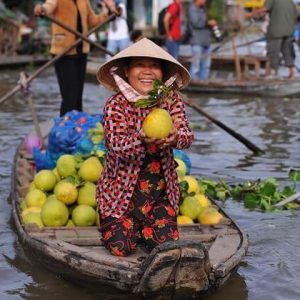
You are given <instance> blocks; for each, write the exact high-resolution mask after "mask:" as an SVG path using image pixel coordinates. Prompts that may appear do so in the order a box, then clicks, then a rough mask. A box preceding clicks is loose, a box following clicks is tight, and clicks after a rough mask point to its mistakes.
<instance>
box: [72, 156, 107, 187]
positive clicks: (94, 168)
mask: <svg viewBox="0 0 300 300" xmlns="http://www.w3.org/2000/svg"><path fill="white" fill-rule="evenodd" d="M102 170H103V167H102V164H101V162H100V161H99V159H98V158H97V157H95V156H91V157H89V158H88V159H86V160H85V161H84V162H83V163H82V164H81V166H80V168H79V171H78V175H79V176H80V178H82V179H83V180H85V181H91V182H96V181H98V179H99V178H100V175H101V173H102Z"/></svg>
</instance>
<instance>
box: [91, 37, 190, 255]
mask: <svg viewBox="0 0 300 300" xmlns="http://www.w3.org/2000/svg"><path fill="white" fill-rule="evenodd" d="M97 79H98V81H99V82H100V83H101V84H102V85H104V86H105V87H107V88H108V89H110V90H113V91H115V92H116V94H114V95H113V96H111V97H110V98H109V99H108V100H107V102H106V104H105V107H104V112H103V121H104V131H105V139H106V146H107V149H108V151H107V154H106V164H105V167H104V171H103V173H102V176H101V178H100V180H99V182H98V186H97V194H96V198H97V203H98V207H99V212H100V220H101V221H100V222H101V226H100V231H101V233H102V241H103V243H104V245H105V247H106V248H107V249H108V250H109V251H110V252H111V253H112V254H114V255H117V256H127V255H130V254H131V253H133V252H134V251H135V250H136V248H137V241H138V239H139V238H140V237H141V238H142V239H143V240H144V242H145V245H146V248H147V249H148V250H151V249H153V248H154V247H155V246H157V245H159V244H162V243H164V242H168V241H175V240H177V239H178V238H179V236H178V229H177V222H176V215H177V211H178V205H179V197H180V192H179V185H178V181H177V173H176V167H177V163H176V162H175V160H174V157H173V152H172V150H173V148H177V149H183V148H187V147H189V146H190V145H191V143H192V141H193V133H192V132H191V130H190V128H189V126H188V122H187V119H186V116H185V109H184V104H183V102H182V100H181V98H180V96H179V94H178V92H177V90H178V89H180V88H183V87H185V86H186V85H187V84H188V83H189V81H190V75H189V72H188V71H187V70H186V69H185V68H184V67H183V66H182V65H181V64H180V63H179V62H178V61H177V60H176V59H175V58H174V57H172V56H171V55H170V54H168V53H167V52H166V51H165V50H163V49H162V48H161V47H159V46H157V45H156V44H155V43H153V42H152V41H150V40H149V39H147V38H143V39H141V40H139V41H137V42H136V43H134V44H133V45H131V46H130V47H128V48H127V49H125V50H123V51H121V52H120V53H118V54H117V55H115V56H114V57H112V58H111V59H110V60H109V61H108V62H106V63H105V64H103V65H102V66H101V67H100V68H99V70H98V72H97ZM157 80H159V81H162V82H164V83H165V85H166V86H169V87H170V94H168V96H165V97H160V100H159V102H158V103H156V104H154V106H151V107H145V108H141V107H140V106H138V105H137V103H138V101H139V100H141V99H147V97H148V96H149V92H150V91H152V90H153V86H154V84H155V83H157ZM142 101H144V100H142ZM154 107H160V108H164V109H166V110H167V111H168V112H169V113H170V115H171V117H172V121H173V130H172V132H171V133H170V135H169V136H168V137H167V138H165V139H150V138H147V137H146V136H145V133H144V132H143V130H142V123H143V121H144V119H145V117H146V116H147V114H148V113H149V112H150V111H151V110H152V109H153V108H154ZM162 126H163V125H162Z"/></svg>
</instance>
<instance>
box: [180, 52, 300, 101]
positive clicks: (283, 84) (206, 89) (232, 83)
mask: <svg viewBox="0 0 300 300" xmlns="http://www.w3.org/2000/svg"><path fill="white" fill-rule="evenodd" d="M182 62H183V64H184V65H185V66H186V67H188V65H189V63H188V58H182ZM267 63H268V60H267V58H266V57H265V56H261V55H239V56H238V61H235V59H234V56H232V55H213V56H212V72H211V76H210V78H209V79H208V80H192V81H191V82H190V84H189V86H188V87H187V88H186V91H187V92H191V93H213V94H223V95H224V94H230V95H244V96H247V95H248V96H259V97H289V96H295V95H298V94H300V77H295V78H293V79H287V78H284V77H281V76H279V77H278V78H268V77H265V73H266V65H267ZM237 65H238V66H237ZM250 69H251V70H250ZM252 69H253V70H252Z"/></svg>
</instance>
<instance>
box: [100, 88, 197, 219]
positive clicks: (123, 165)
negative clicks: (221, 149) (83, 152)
mask: <svg viewBox="0 0 300 300" xmlns="http://www.w3.org/2000/svg"><path fill="white" fill-rule="evenodd" d="M161 107H162V108H164V109H166V110H168V111H169V113H170V115H171V116H172V119H173V123H174V126H175V127H176V129H177V132H178V141H177V145H176V148H177V149H184V148H188V147H189V146H190V145H191V143H192V141H193V137H194V136H193V133H192V132H191V130H190V128H189V126H188V122H187V119H186V116H185V110H184V104H183V102H182V101H181V99H180V98H179V96H178V95H177V94H174V96H173V99H172V103H170V101H165V102H164V103H163V104H162V105H161ZM150 111H151V108H136V107H134V106H133V105H132V104H131V103H130V102H128V101H127V99H126V98H125V97H124V96H123V94H122V93H118V94H116V95H114V96H112V97H111V98H109V99H108V101H107V103H106V105H105V107H104V113H103V121H104V131H105V139H106V146H107V149H108V151H107V154H106V164H105V167H104V171H103V173H102V176H101V178H100V180H99V182H98V186H97V195H96V198H97V202H98V206H99V209H100V212H101V214H102V215H103V216H106V217H107V216H113V217H118V218H119V217H120V216H122V215H123V214H124V213H125V211H126V210H127V208H128V205H129V203H130V201H131V198H132V195H133V192H134V188H135V185H136V183H137V180H138V177H139V173H140V170H141V167H142V165H143V159H144V158H145V155H146V147H145V145H144V144H143V142H142V141H141V139H140V134H139V132H140V130H141V128H142V123H143V120H144V119H145V117H146V116H147V114H148V113H149V112H150ZM160 156H161V165H162V169H163V174H164V177H165V181H166V193H167V197H168V200H169V201H170V204H171V206H172V207H173V208H174V209H175V210H176V211H177V210H178V202H179V197H180V193H179V185H178V181H177V173H176V170H175V169H176V167H177V163H176V162H175V160H174V158H173V153H172V148H171V147H167V148H165V149H163V150H161V153H160ZM153 167H154V169H155V166H153Z"/></svg>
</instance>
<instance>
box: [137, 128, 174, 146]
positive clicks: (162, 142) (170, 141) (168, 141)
mask: <svg viewBox="0 0 300 300" xmlns="http://www.w3.org/2000/svg"><path fill="white" fill-rule="evenodd" d="M140 136H141V140H142V141H143V142H144V143H145V144H155V145H157V146H158V147H159V148H160V149H163V148H166V147H173V146H175V145H176V143H177V139H178V133H177V129H176V127H173V129H172V131H171V132H170V134H169V136H168V137H166V138H164V139H154V138H148V137H146V135H145V133H144V131H143V129H141V131H140Z"/></svg>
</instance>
